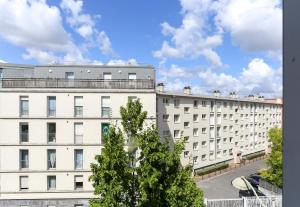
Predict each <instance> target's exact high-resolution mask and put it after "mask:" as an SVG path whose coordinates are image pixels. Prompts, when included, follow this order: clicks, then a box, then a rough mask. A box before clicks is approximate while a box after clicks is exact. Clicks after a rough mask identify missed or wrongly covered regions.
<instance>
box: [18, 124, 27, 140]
mask: <svg viewBox="0 0 300 207" xmlns="http://www.w3.org/2000/svg"><path fill="white" fill-rule="evenodd" d="M19 127H20V129H19V130H20V142H21V143H23V142H28V131H29V128H28V123H20V126H19Z"/></svg>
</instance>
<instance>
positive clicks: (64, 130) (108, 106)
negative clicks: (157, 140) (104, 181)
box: [0, 64, 281, 207]
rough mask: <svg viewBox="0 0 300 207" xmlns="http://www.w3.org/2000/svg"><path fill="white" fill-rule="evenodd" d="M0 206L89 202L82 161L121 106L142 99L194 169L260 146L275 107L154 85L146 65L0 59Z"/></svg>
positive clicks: (275, 119)
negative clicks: (40, 63) (181, 145)
mask: <svg viewBox="0 0 300 207" xmlns="http://www.w3.org/2000/svg"><path fill="white" fill-rule="evenodd" d="M0 78H1V81H0V206H8V207H10V206H24V207H25V206H30V207H37V206H48V207H50V206H52V207H54V206H56V207H58V206H72V207H73V206H78V207H79V206H87V203H88V199H89V198H91V197H92V196H93V188H92V185H91V183H90V182H89V181H88V177H89V176H90V174H91V171H90V163H92V162H95V161H94V157H95V155H96V154H99V153H100V151H101V148H102V146H103V142H102V139H101V137H102V134H103V133H105V131H106V129H107V127H109V124H117V125H119V124H120V114H119V108H120V106H122V105H123V106H124V105H125V104H126V103H127V100H128V98H140V100H141V102H142V104H143V109H144V110H146V111H147V112H148V118H147V120H146V121H147V122H148V123H150V122H151V123H155V122H156V123H157V125H158V128H159V131H160V134H161V136H162V137H168V138H171V140H173V141H176V139H178V138H180V136H181V133H182V135H183V136H184V138H185V140H186V141H187V144H186V149H185V151H184V153H183V155H182V162H183V163H184V164H186V163H192V164H193V167H194V169H195V170H197V169H201V168H204V167H206V166H209V165H212V164H216V163H221V162H232V161H233V159H234V158H236V157H237V156H236V155H237V154H241V155H247V154H251V153H255V152H259V151H263V150H266V149H267V147H268V142H267V131H268V129H270V128H272V127H274V126H276V125H281V104H280V103H276V102H270V101H269V102H267V101H264V100H263V98H262V97H260V98H258V97H254V96H251V97H248V98H246V99H240V98H237V97H236V95H235V94H231V95H230V96H229V97H221V96H220V94H219V93H218V92H215V93H214V94H213V95H212V96H199V95H194V94H192V93H191V90H190V88H189V87H186V88H185V89H184V91H183V93H173V92H172V93H171V92H165V91H164V90H163V84H159V86H158V87H157V92H156V91H155V70H154V69H153V68H152V67H151V66H105V65H104V66H103V65H102V66H95V65H80V66H79V65H45V66H30V65H16V64H0Z"/></svg>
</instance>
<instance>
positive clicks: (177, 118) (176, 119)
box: [174, 114, 180, 123]
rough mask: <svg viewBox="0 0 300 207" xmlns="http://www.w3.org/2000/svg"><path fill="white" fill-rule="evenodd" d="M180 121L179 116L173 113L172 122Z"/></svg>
mask: <svg viewBox="0 0 300 207" xmlns="http://www.w3.org/2000/svg"><path fill="white" fill-rule="evenodd" d="M179 122H180V116H179V114H175V115H174V123H179Z"/></svg>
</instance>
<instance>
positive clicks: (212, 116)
mask: <svg viewBox="0 0 300 207" xmlns="http://www.w3.org/2000/svg"><path fill="white" fill-rule="evenodd" d="M209 124H210V125H215V115H214V114H210V116H209Z"/></svg>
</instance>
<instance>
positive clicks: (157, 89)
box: [156, 83, 165, 93]
mask: <svg viewBox="0 0 300 207" xmlns="http://www.w3.org/2000/svg"><path fill="white" fill-rule="evenodd" d="M164 88H165V87H164V84H163V83H158V84H157V86H156V91H158V92H161V93H163V92H164Z"/></svg>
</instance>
